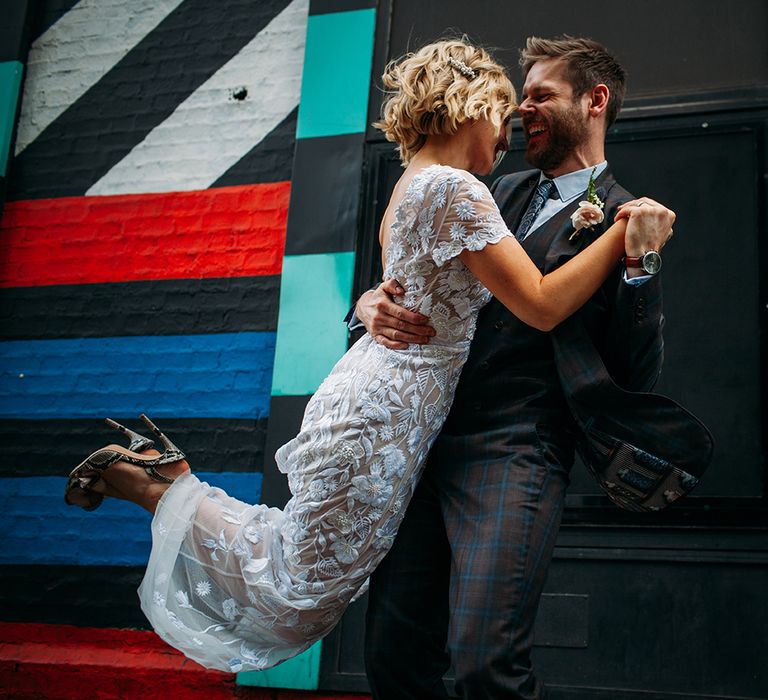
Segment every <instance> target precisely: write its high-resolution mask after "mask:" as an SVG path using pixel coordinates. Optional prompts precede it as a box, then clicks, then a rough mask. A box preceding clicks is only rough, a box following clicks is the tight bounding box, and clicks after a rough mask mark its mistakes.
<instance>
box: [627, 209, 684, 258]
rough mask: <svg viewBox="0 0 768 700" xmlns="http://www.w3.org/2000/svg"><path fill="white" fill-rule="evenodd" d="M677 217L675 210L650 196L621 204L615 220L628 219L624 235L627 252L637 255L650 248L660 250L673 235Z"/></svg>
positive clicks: (632, 255)
mask: <svg viewBox="0 0 768 700" xmlns="http://www.w3.org/2000/svg"><path fill="white" fill-rule="evenodd" d="M675 217H676V215H675V212H673V211H672V210H671V209H669V208H668V207H665V206H664V205H663V204H660V203H659V202H656V201H655V200H653V199H651V198H650V197H640V198H639V199H633V200H632V201H630V202H625V203H624V204H622V205H620V206H619V210H618V212H617V214H616V217H615V219H614V221H619V220H620V219H627V220H628V221H627V232H626V234H625V237H624V246H625V250H626V254H627V255H628V256H630V257H635V256H640V255H643V254H645V253H647V252H648V251H649V250H655V251H660V250H661V249H662V248H663V247H664V245H665V244H666V242H667V241H668V240H669V239H670V238H671V237H672V225H673V224H674V223H675Z"/></svg>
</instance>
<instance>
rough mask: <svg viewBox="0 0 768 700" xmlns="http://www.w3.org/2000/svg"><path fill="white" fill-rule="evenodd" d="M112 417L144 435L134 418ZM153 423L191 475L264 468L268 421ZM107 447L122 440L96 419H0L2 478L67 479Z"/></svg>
mask: <svg viewBox="0 0 768 700" xmlns="http://www.w3.org/2000/svg"><path fill="white" fill-rule="evenodd" d="M110 418H114V419H115V420H116V421H118V422H119V423H122V424H123V425H125V426H127V427H129V428H132V429H134V430H137V431H138V432H140V433H142V434H144V435H146V434H147V430H146V428H145V427H144V425H143V424H142V423H141V422H140V421H139V420H137V419H136V418H134V417H131V418H125V417H120V416H110ZM156 422H157V424H158V425H159V426H160V428H161V429H162V430H163V432H164V433H165V434H166V435H168V437H169V438H170V439H171V440H173V442H174V443H176V444H177V445H178V447H179V448H180V449H182V450H183V451H184V452H185V453H186V455H187V458H188V459H189V463H190V465H191V467H192V469H193V470H195V471H199V472H215V473H218V472H260V471H261V470H262V467H263V464H264V460H265V456H264V447H265V442H266V434H267V422H268V419H266V418H261V419H235V418H163V419H157V420H156ZM291 437H292V436H291ZM110 443H116V444H119V445H122V444H125V443H126V441H125V438H123V437H122V436H121V435H120V434H119V433H118V432H117V431H115V430H111V429H110V428H108V427H107V426H106V425H105V424H104V422H103V421H101V420H100V419H97V418H93V419H92V420H83V419H79V420H77V419H56V420H23V419H6V420H0V477H7V476H14V477H20V476H65V475H66V474H68V473H69V471H70V470H71V469H73V468H74V467H75V466H77V465H78V464H79V463H80V462H82V461H83V459H85V457H87V456H88V455H89V454H91V452H93V451H95V450H97V449H99V448H100V447H104V446H105V445H108V444H110ZM159 449H161V448H159ZM283 478H284V477H283Z"/></svg>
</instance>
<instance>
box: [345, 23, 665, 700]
mask: <svg viewBox="0 0 768 700" xmlns="http://www.w3.org/2000/svg"><path fill="white" fill-rule="evenodd" d="M521 65H522V68H523V73H524V76H525V84H524V87H523V93H522V103H521V104H520V108H519V113H520V116H521V117H522V125H523V129H524V131H525V137H526V139H527V150H526V159H527V160H528V162H529V163H530V164H531V165H533V166H534V167H535V168H536V170H534V171H527V172H523V173H516V174H513V175H507V176H505V177H502V178H500V179H499V180H498V181H497V182H496V183H495V184H494V186H493V188H492V191H493V193H494V197H495V198H496V201H497V203H498V205H499V208H500V210H501V213H502V214H503V216H504V218H505V220H506V223H507V225H508V226H509V228H510V230H511V231H513V232H516V235H517V237H518V239H519V240H521V241H522V244H523V247H524V248H525V249H526V251H527V252H528V254H529V255H530V257H531V258H532V259H533V261H534V262H535V263H536V264H537V265H538V267H539V268H540V269H541V271H542V272H549V271H551V270H552V269H554V268H556V267H558V266H560V265H562V264H563V263H564V262H566V261H567V260H568V259H569V258H570V257H572V256H573V255H575V254H576V253H578V252H579V250H581V249H582V248H583V247H584V246H585V245H588V244H589V242H590V241H592V240H594V238H595V237H596V236H597V235H599V234H600V233H601V232H602V231H603V230H604V229H605V228H607V227H608V226H610V224H611V223H612V221H613V217H614V215H615V213H616V211H617V207H618V206H619V205H620V204H621V203H622V202H625V201H627V200H630V199H632V197H631V195H630V194H629V193H628V192H627V191H626V190H624V189H623V188H622V187H621V186H620V185H618V184H617V183H616V181H615V180H614V178H613V176H612V174H611V171H610V168H609V167H608V164H607V163H606V162H605V153H604V142H605V133H606V130H607V129H608V127H610V125H611V124H612V123H613V122H614V120H615V119H616V116H617V115H618V112H619V110H620V108H621V103H622V99H623V97H624V88H625V72H624V70H623V69H622V67H621V66H620V65H619V64H618V63H617V62H616V60H615V59H614V58H613V57H612V56H611V55H610V54H609V53H608V52H607V51H606V50H605V48H604V47H602V46H600V45H599V44H597V43H596V42H593V41H591V40H588V39H574V38H570V37H562V38H558V39H555V40H544V39H539V38H530V39H528V41H527V45H526V48H525V50H523V51H522V52H521ZM592 172H594V173H595V184H596V187H597V195H598V196H599V197H600V199H601V200H602V201H603V202H604V203H605V210H604V211H605V221H604V222H603V223H602V224H601V225H598V226H596V227H595V229H594V230H593V231H588V230H584V231H582V232H581V235H579V236H578V237H576V238H575V239H574V240H572V239H571V234H572V233H573V225H572V224H571V219H570V215H571V214H572V213H573V212H574V211H575V210H576V208H577V207H578V206H579V202H580V201H581V200H583V199H585V198H586V196H585V191H586V190H587V185H588V183H589V179H590V174H591V173H592ZM634 207H636V208H633V211H632V216H631V217H630V224H629V226H628V229H627V235H626V254H627V258H626V259H625V264H623V265H620V266H619V267H618V268H617V269H616V271H615V274H614V275H613V276H612V277H611V278H609V279H608V281H607V282H606V283H605V284H604V285H603V287H602V288H601V290H600V291H599V292H598V293H597V294H595V296H594V297H593V298H592V299H591V300H590V301H589V302H587V304H586V305H585V307H584V308H583V309H582V310H581V311H579V312H578V313H579V314H580V315H581V317H582V318H583V321H584V325H585V326H586V328H587V331H588V334H589V336H590V339H591V343H593V344H594V346H595V347H596V348H597V351H598V352H599V353H600V356H601V357H602V360H603V362H604V363H605V365H606V367H607V368H608V371H609V372H610V374H611V376H612V378H613V379H614V381H615V382H616V383H618V384H619V385H620V386H622V387H623V388H625V389H628V390H631V391H647V390H649V389H650V388H651V387H652V386H653V384H654V382H655V381H656V378H657V377H658V375H659V372H660V370H661V363H662V354H663V341H662V336H661V327H662V324H663V316H662V311H661V283H660V279H659V276H658V275H657V274H656V273H657V272H658V261H659V256H658V254H657V251H659V250H660V249H661V247H662V246H663V245H664V243H665V242H666V240H667V238H668V237H669V235H670V233H671V232H670V229H669V223H668V221H669V219H668V218H667V217H666V210H665V209H664V208H663V207H661V206H660V205H657V204H656V203H655V202H653V201H652V200H647V199H646V198H644V199H643V200H640V203H639V204H636V205H634ZM397 286H398V285H397V282H396V281H394V280H390V281H388V282H386V283H385V284H383V285H381V286H380V287H379V288H378V289H377V290H373V291H370V292H367V293H366V294H364V295H363V296H362V297H361V298H360V300H359V301H358V304H357V307H356V314H357V316H358V318H359V319H360V320H361V321H362V322H363V324H364V325H365V327H366V329H367V330H368V331H369V333H371V335H373V336H374V337H376V338H377V340H378V341H379V342H380V343H382V344H384V345H387V346H388V347H406V346H407V344H409V343H423V342H428V340H429V335H430V334H431V332H432V331H431V329H430V327H429V326H428V319H426V318H425V317H423V316H420V315H418V314H413V313H411V312H409V311H407V310H405V309H402V308H401V307H399V306H396V305H395V304H393V303H392V301H391V298H390V295H391V294H393V293H396V292H397ZM398 293H399V292H398ZM560 337H561V338H562V336H560ZM566 341H567V339H566ZM574 343H575V346H574V347H575V349H576V350H577V351H578V350H579V347H578V339H577V340H575V341H574ZM593 352H594V350H593ZM584 357H586V358H587V359H588V358H589V354H588V353H587V354H585V355H584ZM575 434H576V428H575V424H574V420H573V417H572V415H571V413H570V411H569V409H568V405H567V403H566V399H565V395H564V392H563V386H562V384H561V381H560V379H559V378H558V372H557V368H556V357H555V351H554V350H553V344H552V342H551V338H550V334H548V333H543V332H540V331H537V330H535V329H533V328H530V327H528V326H526V325H524V324H523V323H522V322H520V321H519V320H518V319H517V318H515V317H514V316H513V315H512V314H511V313H510V312H509V311H507V310H506V309H505V308H504V307H503V306H502V305H501V304H500V303H499V302H497V301H496V300H493V301H491V303H490V304H489V305H488V306H487V307H486V308H485V309H484V310H483V311H482V312H481V314H480V317H479V319H478V325H477V332H476V335H475V338H474V340H473V342H472V351H471V354H470V357H469V360H468V361H467V363H466V365H465V367H464V370H463V373H462V376H461V381H460V383H459V387H458V390H457V392H456V397H455V401H454V405H453V408H452V410H451V413H450V415H449V417H448V420H447V422H446V424H445V427H444V428H443V430H442V432H441V434H440V436H439V437H438V439H437V442H436V443H435V445H434V447H433V449H432V453H431V455H430V460H429V462H428V465H427V467H426V470H425V473H424V476H423V478H422V479H421V482H420V484H419V486H418V488H417V490H416V493H415V495H414V498H413V500H412V502H411V504H410V506H409V508H408V511H407V514H406V516H405V520H404V521H403V523H402V525H401V527H400V531H399V534H398V536H397V538H396V540H395V544H394V547H393V548H392V550H391V551H390V552H389V554H388V555H387V557H386V558H385V559H384V561H383V563H382V564H381V566H380V567H379V568H378V569H377V570H376V572H375V573H374V575H373V576H372V578H371V587H370V596H369V602H368V615H367V628H366V635H367V636H366V649H365V656H366V670H367V674H368V679H369V682H370V685H371V689H372V691H373V696H374V698H376V699H377V700H404V699H408V698H412V699H413V700H431V699H433V698H445V697H447V693H446V690H445V686H444V685H443V680H442V677H443V674H444V673H445V672H446V670H447V669H448V666H449V664H450V662H451V661H452V662H453V664H454V669H455V672H456V690H457V692H458V693H459V694H460V695H461V697H463V698H472V699H478V698H494V699H495V698H499V699H501V698H504V700H510V699H512V698H521V699H525V700H532V699H534V698H542V697H544V695H543V693H544V689H543V687H542V685H541V683H540V682H539V681H538V680H537V678H536V677H535V676H534V674H533V670H532V667H531V660H530V651H531V646H532V642H533V625H534V620H535V616H536V610H537V606H538V602H539V598H540V596H541V591H542V587H543V585H544V581H545V579H546V574H547V569H548V567H549V562H550V559H551V557H552V550H553V547H554V543H555V538H556V535H557V531H558V527H559V524H560V518H561V514H562V510H563V500H564V495H565V489H566V486H567V484H568V473H569V470H570V468H571V466H572V464H573V459H574V447H575Z"/></svg>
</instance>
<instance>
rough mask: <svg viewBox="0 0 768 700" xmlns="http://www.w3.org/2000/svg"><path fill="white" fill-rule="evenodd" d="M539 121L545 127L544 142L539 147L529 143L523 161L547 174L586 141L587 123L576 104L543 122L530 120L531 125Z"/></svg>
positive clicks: (539, 119)
mask: <svg viewBox="0 0 768 700" xmlns="http://www.w3.org/2000/svg"><path fill="white" fill-rule="evenodd" d="M541 121H544V123H545V125H546V127H547V132H546V135H545V138H546V142H545V143H542V144H541V145H539V144H538V143H531V142H530V141H529V142H528V148H527V149H526V151H525V159H526V160H527V161H528V162H529V163H530V164H531V165H532V166H533V167H534V168H538V169H539V170H543V171H544V172H547V171H548V170H554V169H555V168H556V167H558V166H559V165H560V164H561V163H562V162H563V161H564V160H565V159H566V158H567V157H568V156H569V155H570V154H571V153H572V152H573V151H574V150H575V149H576V147H577V146H579V145H580V144H582V143H584V142H585V141H586V140H587V122H586V119H584V117H583V116H582V115H581V113H580V111H579V103H578V102H574V103H573V106H572V107H570V108H569V109H567V110H564V111H562V112H558V113H555V114H551V115H549V116H548V117H546V118H545V119H544V120H542V119H541V118H540V117H537V118H535V119H532V120H531V122H532V123H536V122H541ZM526 133H527V128H526Z"/></svg>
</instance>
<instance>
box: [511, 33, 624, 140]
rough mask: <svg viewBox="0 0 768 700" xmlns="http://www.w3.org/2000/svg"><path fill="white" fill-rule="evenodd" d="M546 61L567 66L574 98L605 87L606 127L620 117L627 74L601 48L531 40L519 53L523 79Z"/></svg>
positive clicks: (568, 39) (580, 41)
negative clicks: (560, 59) (562, 63)
mask: <svg viewBox="0 0 768 700" xmlns="http://www.w3.org/2000/svg"><path fill="white" fill-rule="evenodd" d="M547 58H562V59H563V60H564V61H565V64H566V65H567V66H568V69H567V71H566V77H567V79H568V81H569V82H570V83H571V86H572V87H573V96H574V97H580V96H581V95H583V94H584V93H585V92H588V91H589V90H591V89H592V88H593V87H595V85H599V84H600V83H603V84H604V85H607V86H608V90H609V92H610V95H609V98H608V106H607V107H606V110H605V118H606V126H607V127H610V126H611V124H613V122H615V121H616V117H618V116H619V110H620V109H621V104H622V102H624V93H625V92H626V84H627V73H626V71H625V70H624V69H623V68H622V67H621V64H620V63H619V62H618V61H617V60H616V59H615V58H614V57H613V56H612V55H611V54H610V53H608V50H607V49H606V48H605V46H603V45H602V44H598V43H597V42H596V41H593V40H592V39H584V38H580V37H573V36H568V35H567V34H563V35H562V36H559V37H556V38H554V39H542V38H541V37H538V36H530V37H528V39H527V40H526V42H525V48H524V49H522V50H521V51H520V66H521V67H522V69H523V76H527V75H528V71H529V70H531V67H532V66H533V64H534V63H536V62H537V61H542V60H544V59H547Z"/></svg>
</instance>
